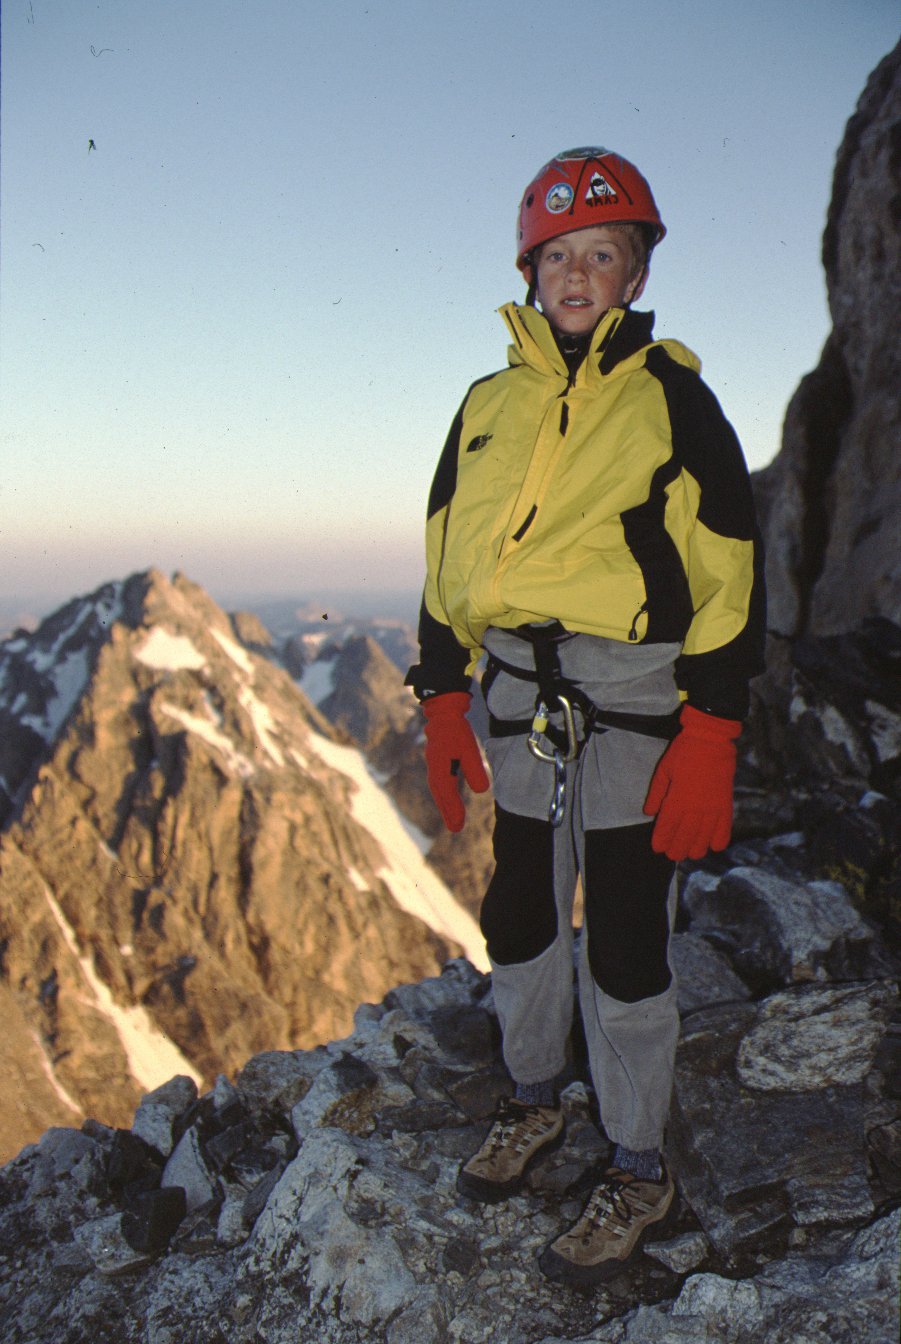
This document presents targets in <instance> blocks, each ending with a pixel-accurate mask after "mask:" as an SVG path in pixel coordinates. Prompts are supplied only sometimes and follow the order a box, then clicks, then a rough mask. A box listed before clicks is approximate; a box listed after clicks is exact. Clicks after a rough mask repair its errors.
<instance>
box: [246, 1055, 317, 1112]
mask: <svg viewBox="0 0 901 1344" xmlns="http://www.w3.org/2000/svg"><path fill="white" fill-rule="evenodd" d="M330 1062H331V1061H330V1059H329V1056H328V1054H327V1052H326V1051H325V1050H267V1051H264V1052H263V1053H262V1054H260V1055H254V1057H253V1058H252V1059H250V1060H248V1062H247V1063H246V1064H245V1065H244V1068H243V1069H242V1070H241V1072H240V1073H239V1074H238V1079H237V1091H238V1095H239V1096H240V1097H241V1098H242V1099H243V1100H244V1101H245V1102H246V1103H247V1105H248V1106H250V1107H251V1108H254V1109H258V1110H266V1111H271V1112H272V1113H273V1114H275V1115H290V1113H291V1108H292V1106H294V1105H296V1103H297V1102H298V1101H300V1099H301V1098H302V1097H304V1096H306V1094H307V1092H308V1091H309V1089H310V1086H311V1084H312V1082H313V1079H314V1078H315V1077H316V1075H317V1073H319V1071H320V1070H321V1069H324V1068H326V1067H327V1065H328V1064H329V1063H330Z"/></svg>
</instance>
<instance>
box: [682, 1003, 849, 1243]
mask: <svg viewBox="0 0 901 1344" xmlns="http://www.w3.org/2000/svg"><path fill="white" fill-rule="evenodd" d="M755 1018H756V1013H755V1009H754V1008H753V1006H752V1005H750V1004H740V1005H732V1006H724V1007H720V1008H712V1009H705V1010H702V1011H700V1012H698V1013H695V1014H693V1015H692V1016H691V1017H690V1018H688V1019H687V1021H686V1023H685V1029H684V1031H683V1039H682V1041H681V1043H680V1046H679V1053H678V1058H677V1068H676V1080H675V1087H674V1095H673V1107H672V1112H671V1118H670V1125H669V1130H668V1138H667V1150H668V1154H669V1159H670V1163H671V1166H672V1168H673V1170H674V1171H675V1172H677V1173H678V1177H679V1183H680V1187H681V1189H682V1192H683V1194H684V1196H685V1198H686V1199H687V1200H688V1202H689V1204H690V1205H691V1207H692V1209H693V1210H694V1213H695V1214H696V1216H697V1218H698V1220H699V1221H700V1223H701V1225H702V1227H703V1228H704V1231H705V1233H706V1234H707V1236H708V1237H709V1238H710V1240H711V1242H712V1243H713V1244H714V1246H715V1247H716V1249H717V1250H718V1251H719V1252H720V1253H721V1254H723V1255H727V1256H728V1255H731V1254H732V1253H733V1252H734V1251H735V1250H736V1249H738V1248H739V1247H741V1246H742V1245H744V1244H747V1243H748V1242H750V1241H752V1240H754V1239H755V1238H758V1237H760V1236H761V1235H762V1234H764V1233H766V1232H767V1231H768V1230H770V1231H775V1229H777V1228H779V1227H780V1226H782V1225H784V1224H785V1222H786V1220H788V1219H793V1220H794V1221H796V1222H803V1223H807V1222H809V1221H810V1220H822V1221H824V1222H833V1221H835V1222H841V1221H845V1220H853V1219H855V1218H865V1217H868V1216H870V1215H871V1214H872V1211H873V1202H872V1196H871V1195H870V1193H869V1188H868V1185H867V1174H868V1163H867V1154H866V1144H865V1136H864V1108H863V1088H862V1085H860V1084H857V1085H853V1086H848V1087H829V1088H823V1089H819V1090H815V1091H807V1092H785V1091H778V1092H777V1091H772V1092H759V1091H751V1089H749V1088H746V1087H743V1086H742V1084H741V1083H740V1082H739V1080H738V1077H737V1075H736V1072H735V1057H736V1054H737V1051H738V1046H739V1043H740V1041H741V1039H742V1038H743V1037H744V1036H745V1035H746V1033H747V1031H748V1029H749V1027H751V1025H752V1024H753V1022H754V1021H755Z"/></svg>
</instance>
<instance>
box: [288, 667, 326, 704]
mask: <svg viewBox="0 0 901 1344" xmlns="http://www.w3.org/2000/svg"><path fill="white" fill-rule="evenodd" d="M297 684H298V686H299V687H300V689H301V690H302V691H303V693H304V695H305V696H306V697H307V699H309V700H312V702H313V704H314V705H321V704H322V701H323V700H326V699H327V698H328V697H329V696H330V695H331V693H332V691H333V690H334V689H335V660H334V659H319V660H317V661H316V662H315V663H310V666H309V667H308V668H305V669H304V674H303V676H302V677H301V678H300V680H299V681H298V683H297Z"/></svg>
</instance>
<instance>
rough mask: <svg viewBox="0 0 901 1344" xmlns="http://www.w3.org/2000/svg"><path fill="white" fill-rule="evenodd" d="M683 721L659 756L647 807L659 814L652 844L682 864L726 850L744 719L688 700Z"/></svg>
mask: <svg viewBox="0 0 901 1344" xmlns="http://www.w3.org/2000/svg"><path fill="white" fill-rule="evenodd" d="M679 718H680V722H681V724H682V729H681V732H680V733H679V735H678V737H675V738H673V740H672V742H671V743H670V744H669V746H668V747H667V749H666V751H665V752H664V753H663V755H662V756H661V758H660V760H659V762H658V764H657V769H656V770H655V771H654V777H653V779H652V780H651V787H650V788H649V789H648V796H647V799H646V801H645V805H644V810H645V812H646V813H647V815H648V816H650V817H653V816H655V815H656V817H657V824H656V825H655V827H654V833H653V836H652V837H651V845H652V847H653V848H654V850H655V851H656V852H657V853H658V854H665V855H666V856H667V858H668V859H673V860H674V861H675V862H677V863H678V861H679V860H680V859H703V857H704V855H705V854H706V853H707V851H708V850H709V849H725V848H726V846H727V845H728V843H729V837H730V836H731V834H732V781H733V779H734V778H735V756H736V751H735V739H736V738H737V737H738V735H739V733H740V732H741V723H740V722H738V721H737V720H735V719H718V718H715V717H714V715H713V714H702V713H701V712H700V710H697V709H692V707H691V705H685V706H684V707H683V709H682V713H681V715H680V716H679Z"/></svg>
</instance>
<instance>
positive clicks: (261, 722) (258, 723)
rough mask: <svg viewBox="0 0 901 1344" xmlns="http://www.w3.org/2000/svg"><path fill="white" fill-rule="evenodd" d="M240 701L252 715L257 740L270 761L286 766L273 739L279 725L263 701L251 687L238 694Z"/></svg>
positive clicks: (251, 719)
mask: <svg viewBox="0 0 901 1344" xmlns="http://www.w3.org/2000/svg"><path fill="white" fill-rule="evenodd" d="M238 701H239V703H240V705H241V706H242V708H243V709H246V710H247V713H248V714H249V715H250V722H251V723H252V724H253V731H254V732H255V733H256V735H257V740H258V741H259V744H260V746H261V747H262V748H263V750H264V751H265V753H266V755H267V756H268V757H269V759H270V760H272V761H274V762H275V764H276V765H284V764H285V758H284V756H283V755H282V753H281V751H280V749H279V747H278V745H277V744H276V742H275V739H274V737H273V733H275V732H277V730H278V725H277V724H276V722H275V719H273V717H272V715H271V714H270V712H269V710H268V709H267V708H266V706H265V705H264V704H263V702H262V700H258V699H257V697H256V696H255V695H254V693H253V691H252V690H251V689H250V687H249V686H243V687H242V688H241V690H240V691H239V692H238Z"/></svg>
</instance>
